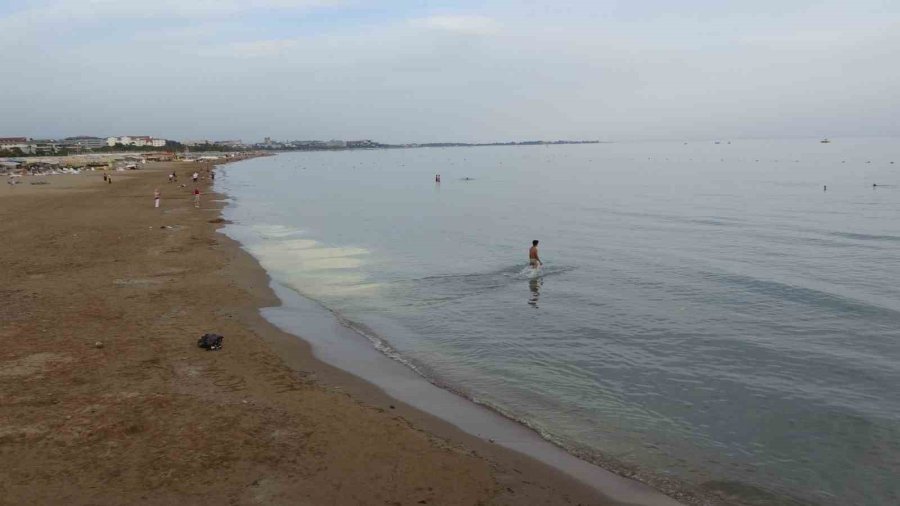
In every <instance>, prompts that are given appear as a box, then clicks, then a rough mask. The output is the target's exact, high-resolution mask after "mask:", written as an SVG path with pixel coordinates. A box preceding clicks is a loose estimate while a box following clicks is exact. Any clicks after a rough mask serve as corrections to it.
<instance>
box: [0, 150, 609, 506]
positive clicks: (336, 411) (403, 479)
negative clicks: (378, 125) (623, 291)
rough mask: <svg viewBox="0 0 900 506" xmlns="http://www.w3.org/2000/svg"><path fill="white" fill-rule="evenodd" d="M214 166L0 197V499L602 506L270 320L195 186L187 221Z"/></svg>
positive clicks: (253, 272) (255, 285)
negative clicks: (213, 342)
mask: <svg viewBox="0 0 900 506" xmlns="http://www.w3.org/2000/svg"><path fill="white" fill-rule="evenodd" d="M206 167H207V166H205V165H201V164H178V163H172V164H165V163H157V164H148V165H147V168H146V169H144V170H140V171H130V172H114V173H112V177H113V183H112V184H105V183H104V182H103V180H102V175H101V173H100V172H94V173H86V174H82V175H58V176H48V177H25V178H22V184H19V185H16V187H10V186H9V185H4V186H3V188H0V213H2V216H3V220H2V222H0V223H2V224H0V230H2V237H3V238H4V242H5V246H4V248H2V250H0V251H2V254H0V262H2V263H3V266H4V267H3V271H2V272H3V279H2V289H0V311H2V325H0V342H2V343H3V346H2V349H0V406H2V407H0V460H2V461H3V462H4V463H5V465H4V466H2V468H0V503H2V504H63V503H65V504H225V503H230V504H315V505H319V504H614V503H613V502H612V501H609V500H607V499H605V498H604V497H603V496H602V495H600V494H599V493H598V492H597V491H596V490H595V489H592V488H591V487H588V486H586V485H584V484H582V483H580V482H577V481H575V480H574V479H572V478H569V477H568V476H566V475H564V474H562V473H560V472H558V471H556V470H554V469H553V468H550V467H549V466H546V465H544V464H542V463H539V462H537V461H535V460H532V459H530V458H526V457H524V456H521V455H519V454H517V453H514V452H512V451H509V450H505V449H503V448H500V447H499V446H497V445H493V444H491V443H490V442H489V441H483V440H480V439H478V438H475V437H472V436H469V435H466V434H464V433H462V432H461V431H459V430H458V429H455V428H454V427H453V426H451V425H449V424H447V423H445V422H442V421H441V420H438V419H436V418H434V417H432V416H430V415H427V414H424V413H421V412H419V411H416V410H414V409H411V408H409V407H408V406H405V405H403V404H402V403H399V402H397V401H395V400H393V399H391V398H390V397H387V396H386V395H385V394H383V393H381V392H380V391H379V390H378V389H376V388H374V387H372V386H371V385H368V384H366V383H365V382H363V381H361V380H358V379H355V378H354V377H352V376H350V375H349V374H347V373H344V372H342V371H339V370H337V369H334V368H332V367H330V366H327V365H325V364H323V363H321V362H319V361H317V360H316V359H315V358H314V357H313V356H312V354H311V352H310V349H309V347H308V345H306V344H305V343H304V342H303V341H301V340H299V339H297V337H296V336H293V335H289V334H285V333H282V332H280V331H279V330H277V329H276V328H275V327H273V326H272V325H270V324H269V323H267V322H266V321H265V320H264V319H263V318H261V317H260V316H259V312H258V309H259V308H260V307H265V306H271V305H275V304H277V300H276V299H275V297H274V294H273V293H272V292H271V290H270V289H269V287H268V278H267V276H266V274H265V272H264V271H263V270H262V269H261V268H260V267H259V266H258V265H257V264H256V262H255V261H254V260H253V259H252V258H251V257H249V255H247V254H246V253H244V252H243V251H242V250H241V249H240V247H239V246H238V245H237V244H236V243H234V242H233V241H231V240H229V239H227V238H225V237H224V236H222V235H221V234H217V233H216V229H217V227H219V226H221V225H220V223H221V219H220V218H219V209H220V206H221V204H220V203H218V202H215V198H216V196H215V195H213V194H207V193H206V190H207V188H209V186H210V181H209V180H208V179H207V178H204V179H203V180H202V181H201V183H200V185H199V187H200V189H201V192H203V195H201V206H200V208H199V209H197V208H195V207H194V203H193V198H192V195H191V192H192V190H193V186H192V185H191V184H190V178H189V174H190V173H191V172H193V171H194V170H196V169H198V168H200V169H201V172H204V173H205V168H206ZM172 170H175V171H176V172H177V173H178V176H179V182H178V183H177V184H170V183H167V182H166V175H167V174H168V173H169V172H171V171H172ZM39 180H40V181H47V183H48V184H44V185H31V184H29V183H30V182H35V181H39ZM185 182H186V183H187V186H186V187H181V186H180V184H181V183H185ZM156 188H158V189H159V190H160V192H161V194H162V199H161V206H160V208H159V209H155V208H154V207H153V194H154V189H156ZM207 332H215V333H218V334H222V335H224V336H225V340H224V348H223V349H222V350H220V351H216V352H207V351H204V350H202V349H199V348H198V347H197V345H196V342H197V339H198V338H199V337H200V336H201V335H202V334H204V333H207Z"/></svg>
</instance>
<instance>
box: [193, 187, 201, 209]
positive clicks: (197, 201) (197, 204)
mask: <svg viewBox="0 0 900 506" xmlns="http://www.w3.org/2000/svg"><path fill="white" fill-rule="evenodd" d="M194 207H197V208H199V207H200V189H199V188H194Z"/></svg>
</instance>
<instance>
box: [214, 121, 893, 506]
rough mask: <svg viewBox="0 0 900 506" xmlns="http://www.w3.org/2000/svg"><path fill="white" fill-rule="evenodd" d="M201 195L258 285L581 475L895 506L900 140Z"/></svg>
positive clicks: (388, 163)
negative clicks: (616, 472) (531, 434)
mask: <svg viewBox="0 0 900 506" xmlns="http://www.w3.org/2000/svg"><path fill="white" fill-rule="evenodd" d="M894 162H896V163H894ZM437 174H440V176H441V181H440V182H439V183H438V182H436V181H435V176H436V175H437ZM216 189H217V191H219V192H222V193H224V194H226V195H227V198H228V204H227V206H226V207H225V210H224V215H225V218H226V219H228V220H229V221H230V222H231V224H229V225H228V226H227V227H226V228H225V229H224V230H223V232H224V233H226V234H227V235H229V236H231V237H233V238H235V239H237V240H238V241H240V242H241V244H242V245H243V247H244V248H245V249H246V250H247V251H249V252H250V253H251V254H252V255H253V256H254V257H256V258H257V259H258V260H259V262H260V263H261V265H262V266H263V267H264V268H265V269H266V270H267V271H268V273H269V274H270V276H271V277H272V279H273V282H274V283H277V284H278V285H279V286H280V287H283V288H287V289H290V290H292V291H293V292H296V293H297V294H299V295H300V296H302V297H304V298H306V299H309V300H312V301H315V302H316V303H317V304H319V305H321V306H322V307H325V308H327V309H328V310H329V311H330V312H331V313H332V314H334V315H335V318H336V319H337V320H339V321H340V322H341V324H342V325H344V326H347V327H348V328H352V329H354V330H355V331H358V332H359V334H360V335H363V336H365V338H366V339H367V340H368V341H367V342H368V343H371V346H373V347H376V348H377V349H378V350H380V351H381V352H383V353H384V354H386V355H387V356H389V357H391V358H392V359H394V360H396V361H399V362H400V363H402V364H404V366H405V367H408V368H410V369H411V370H413V371H415V372H416V373H417V374H418V375H420V376H421V377H422V378H423V380H428V381H431V382H432V383H434V384H436V385H439V386H441V387H443V388H446V389H448V390H451V391H453V392H455V393H457V394H459V395H460V396H463V397H465V398H468V399H471V400H472V401H473V402H476V403H479V404H481V405H484V406H488V407H489V408H491V409H492V410H495V411H497V412H498V413H501V414H502V415H504V416H506V417H509V418H511V419H513V420H516V421H518V422H519V423H521V424H523V425H525V426H527V427H530V428H531V429H533V430H534V431H536V432H537V433H538V434H540V435H541V436H542V437H543V438H545V439H547V440H548V441H551V442H552V443H554V444H556V445H559V446H560V447H562V448H565V449H567V450H568V451H570V452H572V453H573V454H577V455H579V456H581V457H582V458H584V459H586V460H589V461H595V462H599V463H606V464H608V465H612V466H613V467H614V468H617V469H627V470H631V471H630V472H633V473H638V474H641V475H644V476H655V477H658V478H660V479H661V480H666V481H668V482H677V483H680V484H683V487H684V489H685V490H694V491H696V492H702V493H709V494H712V495H714V496H719V497H726V498H728V502H733V503H735V504H754V505H755V504H775V505H782V504H783V505H850V504H853V505H885V506H887V505H896V504H900V283H898V282H900V255H898V249H900V139H862V138H856V139H834V140H832V142H830V143H822V142H820V140H819V139H777V140H730V141H729V140H722V141H721V142H714V141H712V140H710V141H673V142H620V143H600V144H578V145H536V146H479V147H447V148H405V149H368V150H347V151H329V152H290V153H281V154H278V155H277V156H272V157H264V158H256V159H252V160H248V161H243V162H240V163H236V164H232V165H227V166H223V167H222V168H220V169H219V170H218V174H217V178H216ZM532 240H539V241H540V243H539V253H540V256H541V259H542V260H543V262H544V265H543V268H542V269H540V270H538V271H534V270H533V269H530V268H529V267H528V265H527V264H528V249H529V248H530V247H531V244H532ZM351 372H352V371H351ZM610 463H612V464H610ZM648 481H650V482H652V481H653V480H652V479H650V480H648Z"/></svg>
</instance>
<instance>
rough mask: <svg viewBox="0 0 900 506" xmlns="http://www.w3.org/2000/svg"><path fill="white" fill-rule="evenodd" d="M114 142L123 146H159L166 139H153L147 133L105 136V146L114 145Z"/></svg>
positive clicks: (161, 145) (163, 143)
mask: <svg viewBox="0 0 900 506" xmlns="http://www.w3.org/2000/svg"><path fill="white" fill-rule="evenodd" d="M116 144H122V145H123V146H138V147H144V146H152V147H154V148H161V147H163V146H165V145H166V140H165V139H154V138H153V137H150V136H147V135H123V136H121V137H107V138H106V145H107V146H115V145H116Z"/></svg>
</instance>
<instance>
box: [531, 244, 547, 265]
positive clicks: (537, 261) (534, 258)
mask: <svg viewBox="0 0 900 506" xmlns="http://www.w3.org/2000/svg"><path fill="white" fill-rule="evenodd" d="M537 245H538V241H537V239H535V240H533V241H531V249H530V250H528V263H529V264H531V267H532V268H534V269H537V268H538V267H542V266H543V265H544V262H541V259H540V257H539V256H538V251H537Z"/></svg>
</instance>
